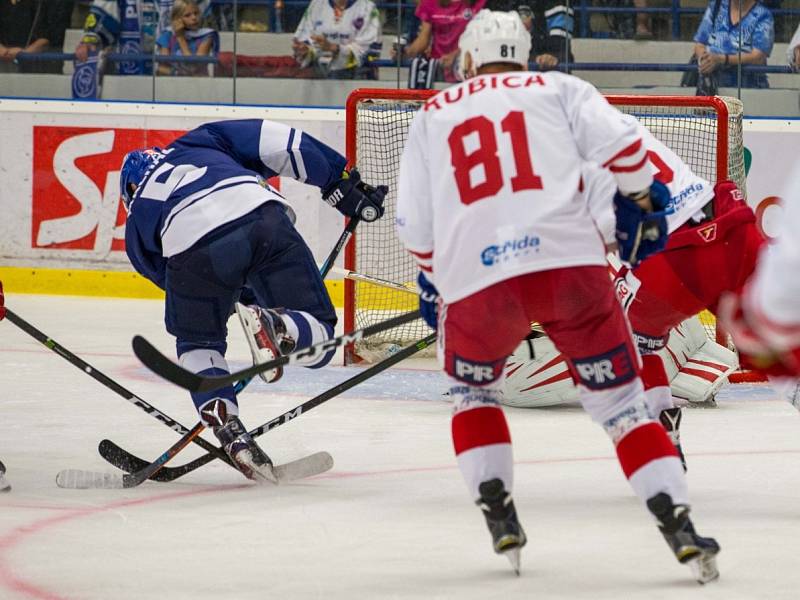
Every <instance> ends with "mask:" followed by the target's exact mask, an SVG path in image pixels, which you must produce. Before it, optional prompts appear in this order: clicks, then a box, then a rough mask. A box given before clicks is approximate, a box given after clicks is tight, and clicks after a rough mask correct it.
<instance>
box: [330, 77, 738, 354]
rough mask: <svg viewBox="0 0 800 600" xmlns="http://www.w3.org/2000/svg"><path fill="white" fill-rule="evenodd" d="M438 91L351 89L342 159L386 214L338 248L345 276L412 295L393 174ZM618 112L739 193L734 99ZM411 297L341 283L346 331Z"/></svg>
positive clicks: (368, 348)
mask: <svg viewBox="0 0 800 600" xmlns="http://www.w3.org/2000/svg"><path fill="white" fill-rule="evenodd" d="M438 92H439V90H400V89H358V90H355V91H353V92H352V93H351V94H350V96H349V97H348V99H347V105H346V136H347V140H346V141H347V159H348V162H349V164H350V165H355V166H357V167H358V168H359V170H360V171H361V175H362V177H363V178H364V180H365V181H367V182H368V183H370V184H372V185H378V184H385V185H388V186H389V189H390V192H389V195H388V196H387V198H386V214H385V215H384V217H383V218H382V219H380V220H379V221H376V222H374V223H369V224H362V225H361V226H360V227H359V229H357V230H356V234H355V235H354V236H353V238H352V239H351V241H350V244H349V245H348V246H347V248H346V251H345V267H346V268H347V269H349V270H351V271H355V272H357V273H361V274H363V275H368V276H371V277H374V278H377V279H382V280H387V281H391V282H392V283H394V284H397V285H400V286H403V287H406V288H408V289H409V290H410V291H414V289H415V288H414V281H415V277H416V265H415V264H414V261H413V260H412V259H411V258H410V256H408V255H407V253H405V250H404V249H403V248H402V245H401V244H400V242H399V240H398V239H397V236H396V235H395V233H394V217H395V208H394V207H395V202H396V187H397V185H396V177H397V170H398V166H399V159H400V155H401V153H402V146H403V143H404V142H405V138H406V135H407V131H408V126H409V124H410V122H411V119H412V118H413V115H414V113H415V112H416V110H417V109H419V107H420V106H422V104H424V102H425V100H427V99H428V98H430V97H431V96H433V95H434V94H436V93H438ZM606 98H607V99H608V101H609V102H610V103H611V104H613V105H614V106H616V107H617V108H618V109H619V110H621V111H622V112H625V113H628V114H632V115H634V116H635V117H636V118H637V119H639V121H640V122H642V124H644V125H645V126H646V127H647V128H648V129H649V130H650V131H651V132H652V133H653V135H655V137H656V138H658V139H660V140H661V141H662V142H663V143H665V144H666V145H667V146H669V147H670V148H672V150H673V151H675V152H676V153H677V154H678V155H679V156H680V157H681V158H682V159H683V160H684V161H685V162H686V163H687V164H688V165H689V166H690V167H691V168H692V169H693V170H694V171H695V172H696V173H697V174H698V175H700V176H701V177H703V178H705V179H707V180H708V181H712V182H718V181H721V180H723V179H732V180H734V181H736V183H737V184H738V185H739V187H740V188H741V189H742V192H743V193H745V194H746V189H745V168H744V143H743V133H742V118H743V107H742V103H741V102H740V101H739V100H736V99H735V98H727V97H719V96H712V97H705V96H656V95H653V96H648V95H607V96H606ZM415 305H416V300H415V298H414V296H413V294H411V293H409V294H404V293H403V292H402V291H398V290H397V289H388V288H383V287H380V286H376V285H374V284H371V283H365V282H361V281H359V282H355V281H351V280H346V281H345V312H344V321H345V322H344V327H345V331H353V330H355V329H360V328H362V327H364V326H366V325H369V324H372V323H375V322H378V321H381V320H385V319H387V318H390V317H392V316H395V315H397V314H400V313H401V312H405V311H406V310H410V309H413V308H414V307H415ZM701 320H703V322H704V325H705V326H706V329H707V332H708V335H709V337H711V338H715V337H716V338H717V340H718V341H721V342H722V341H723V340H726V339H727V336H724V335H723V333H722V332H721V331H718V330H717V328H716V324H715V321H714V318H713V316H712V315H710V314H706V315H701ZM429 332H430V330H429V329H428V328H427V326H425V324H424V323H422V321H418V322H415V323H413V324H410V325H409V326H406V327H404V328H403V329H402V330H393V331H390V332H387V334H386V335H384V336H382V337H378V338H377V339H372V340H368V341H366V343H363V342H362V345H360V346H358V347H354V346H351V347H348V348H346V349H345V362H346V363H352V362H358V361H360V360H368V361H376V360H380V359H382V358H383V357H385V356H387V355H388V354H390V353H392V352H394V351H396V349H397V346H402V345H407V344H409V343H411V342H414V341H416V340H418V339H421V338H423V337H425V336H426V335H427V334H428V333H429Z"/></svg>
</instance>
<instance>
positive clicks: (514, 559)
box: [503, 546, 521, 576]
mask: <svg viewBox="0 0 800 600" xmlns="http://www.w3.org/2000/svg"><path fill="white" fill-rule="evenodd" d="M520 550H521V548H520V547H519V546H516V547H515V548H511V549H509V550H506V551H504V552H503V556H505V557H506V558H507V559H508V562H510V563H511V568H512V569H514V573H515V574H516V575H517V576H519V570H520Z"/></svg>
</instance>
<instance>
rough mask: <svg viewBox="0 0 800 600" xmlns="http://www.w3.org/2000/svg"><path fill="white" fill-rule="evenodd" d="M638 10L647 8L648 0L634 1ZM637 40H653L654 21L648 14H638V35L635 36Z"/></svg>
mask: <svg viewBox="0 0 800 600" xmlns="http://www.w3.org/2000/svg"><path fill="white" fill-rule="evenodd" d="M633 5H634V6H635V7H636V8H647V0H633ZM633 39H635V40H652V39H653V30H652V19H651V18H650V15H649V14H648V13H644V12H640V13H636V33H634V34H633Z"/></svg>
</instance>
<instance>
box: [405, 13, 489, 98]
mask: <svg viewBox="0 0 800 600" xmlns="http://www.w3.org/2000/svg"><path fill="white" fill-rule="evenodd" d="M485 4H486V0H421V2H420V3H419V6H417V10H416V15H417V17H418V18H419V19H420V21H422V26H421V27H420V30H419V34H418V35H417V37H416V39H415V40H414V41H413V42H412V43H411V44H409V45H408V46H406V47H405V50H404V51H403V54H404V55H405V57H406V58H415V57H419V56H426V57H428V58H430V59H434V60H437V61H439V64H440V65H441V69H442V75H443V77H444V80H445V81H449V82H454V81H457V78H456V76H455V73H454V69H453V66H454V62H455V59H456V57H457V56H458V38H460V37H461V34H462V33H463V32H464V29H466V27H467V23H469V22H470V20H471V19H472V17H473V16H475V15H476V14H478V12H479V11H480V10H481V9H482V8H483V7H484V5H485ZM432 66H433V69H431V71H433V70H434V69H435V68H436V63H434V64H433V65H432ZM434 76H435V74H434V73H431V77H430V80H431V82H432V80H433V78H434ZM427 87H430V86H427Z"/></svg>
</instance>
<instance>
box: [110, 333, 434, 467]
mask: <svg viewBox="0 0 800 600" xmlns="http://www.w3.org/2000/svg"><path fill="white" fill-rule="evenodd" d="M435 341H436V334H435V333H432V334H430V335H429V336H427V337H426V338H424V339H421V340H419V341H418V342H416V343H415V344H412V345H410V346H407V347H406V348H403V349H402V350H400V351H399V352H397V353H396V354H393V355H391V356H389V357H388V358H386V359H384V360H382V361H381V362H379V363H377V364H375V365H373V366H371V367H369V368H368V369H365V370H363V371H362V372H361V373H358V374H357V375H354V376H353V377H351V378H350V379H347V380H346V381H343V382H342V383H340V384H338V385H335V386H334V387H332V388H331V389H329V390H327V391H325V392H322V393H321V394H319V395H318V396H316V397H314V398H311V399H310V400H307V401H306V402H303V403H302V404H300V405H299V406H296V407H295V408H293V409H291V410H288V411H286V412H285V413H283V414H282V415H279V416H278V417H276V418H274V419H272V420H270V421H267V422H266V423H264V424H263V425H261V426H260V427H256V428H255V429H253V430H252V431H251V432H250V435H251V436H253V437H258V436H260V435H263V434H264V433H266V432H268V431H271V430H272V429H275V428H276V427H279V426H280V425H283V424H285V423H288V422H289V421H291V420H293V419H295V418H296V417H299V416H300V415H301V414H303V413H306V412H308V411H310V410H311V409H313V408H315V407H317V406H319V405H320V404H322V403H324V402H327V401H328V400H330V399H331V398H334V397H336V396H338V395H339V394H341V393H343V392H345V391H347V390H349V389H350V388H352V387H354V386H356V385H358V384H359V383H362V382H364V381H366V380H367V379H370V378H372V377H374V376H375V375H377V374H378V373H380V372H382V371H385V370H386V369H388V368H389V367H391V366H394V365H396V364H397V363H399V362H400V361H402V360H404V359H406V358H408V357H409V356H412V355H413V354H416V353H417V352H419V351H420V350H424V349H425V348H427V347H429V346H430V345H431V344H433V343H434V342H435ZM98 451H99V452H100V455H101V456H102V457H103V458H105V459H106V460H107V461H108V462H109V463H111V464H112V465H114V466H115V467H117V468H119V469H122V470H123V471H128V472H134V471H138V470H140V469H142V468H144V467H146V466H147V462H146V461H144V460H142V459H141V458H138V457H136V456H134V455H133V454H131V453H130V452H128V451H126V450H124V449H122V448H120V447H119V446H117V445H116V444H115V443H114V442H112V441H111V440H103V441H102V442H100V446H99V447H98ZM215 458H216V456H214V455H213V454H205V455H203V456H200V457H199V458H196V459H194V460H193V461H191V462H188V463H186V464H185V465H181V466H179V467H164V468H163V469H161V470H160V471H158V472H157V473H156V474H155V475H154V476H153V479H154V480H155V481H173V480H175V479H177V478H179V477H183V476H184V475H186V474H187V473H191V472H192V471H194V470H195V469H198V468H200V467H202V466H203V465H205V464H207V463H209V462H211V461H212V460H214V459H215Z"/></svg>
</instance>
